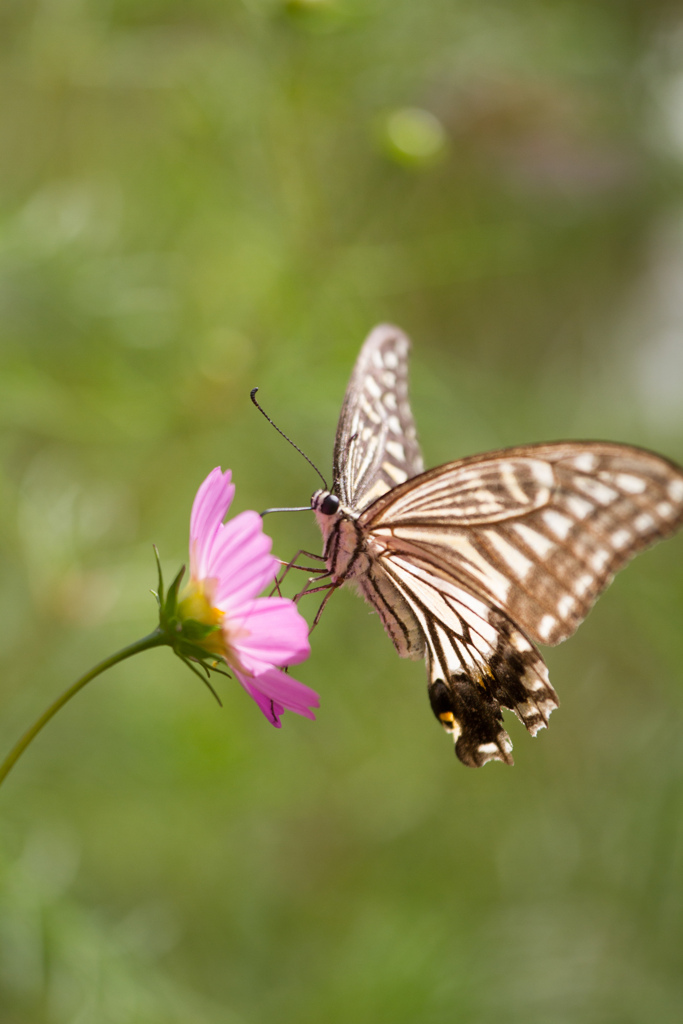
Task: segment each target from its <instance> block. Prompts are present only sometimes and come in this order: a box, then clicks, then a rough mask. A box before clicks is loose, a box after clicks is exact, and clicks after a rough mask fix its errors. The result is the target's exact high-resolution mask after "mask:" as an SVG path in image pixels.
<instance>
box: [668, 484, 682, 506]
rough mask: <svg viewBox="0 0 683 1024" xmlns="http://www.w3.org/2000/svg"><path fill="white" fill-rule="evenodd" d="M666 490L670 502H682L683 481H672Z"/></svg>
mask: <svg viewBox="0 0 683 1024" xmlns="http://www.w3.org/2000/svg"><path fill="white" fill-rule="evenodd" d="M667 490H668V491H669V497H670V498H671V500H672V501H681V500H683V480H672V481H671V483H670V484H669V486H668V488H667Z"/></svg>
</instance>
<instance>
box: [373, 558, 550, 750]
mask: <svg viewBox="0 0 683 1024" xmlns="http://www.w3.org/2000/svg"><path fill="white" fill-rule="evenodd" d="M381 564H382V566H383V568H384V570H385V572H386V573H387V575H388V576H389V578H390V579H392V581H393V582H394V584H395V585H396V587H397V589H398V590H399V592H400V593H401V596H402V598H403V600H404V601H405V602H406V604H408V605H409V607H410V608H411V611H412V612H413V614H414V616H415V618H416V619H417V621H418V622H419V624H420V627H421V629H422V631H423V635H424V637H425V646H426V653H427V677H428V687H429V698H430V702H431V705H432V710H433V711H434V714H435V715H436V717H437V718H438V719H439V721H440V722H441V724H442V725H443V726H444V728H445V729H446V731H447V732H450V733H452V734H453V736H454V738H455V741H456V753H457V755H458V757H459V758H460V760H461V761H463V762H464V763H465V764H467V765H471V766H473V767H479V766H481V765H483V764H485V763H486V762H487V761H491V760H498V761H504V762H505V763H506V764H512V763H513V762H512V756H511V753H510V752H511V750H512V743H511V742H510V738H509V736H508V734H507V732H506V731H505V729H504V727H503V716H502V713H501V708H502V707H505V708H509V709H510V710H512V711H514V712H515V714H516V715H517V717H518V718H519V719H520V721H522V722H523V723H524V725H525V726H526V728H527V729H528V730H529V732H530V733H531V734H532V736H535V735H536V733H537V732H538V730H539V729H542V728H544V727H545V726H546V725H547V724H548V718H549V716H550V713H551V712H552V711H553V710H554V709H555V708H556V707H557V706H558V700H557V695H556V693H555V691H554V690H553V688H552V686H551V685H550V681H549V679H548V670H547V668H546V666H545V663H544V662H543V659H542V658H541V655H540V654H539V653H538V651H537V650H536V648H535V647H534V645H533V644H532V643H531V642H530V641H529V639H528V638H527V637H526V636H524V634H523V633H522V632H521V630H519V629H518V628H517V627H516V626H515V625H514V623H513V622H512V621H511V620H510V619H509V618H508V617H507V616H506V615H505V614H504V613H503V612H501V611H500V610H499V609H497V608H494V607H493V606H491V605H490V604H488V603H487V602H486V601H482V600H481V599H480V598H478V597H476V596H475V595H474V594H473V593H471V592H469V591H467V590H465V589H463V588H462V587H459V586H457V585H456V584H454V583H453V582H452V581H450V580H447V579H443V578H435V577H434V575H433V573H431V572H430V570H429V567H428V566H426V565H425V564H423V563H421V562H420V560H419V559H410V560H408V559H405V558H403V557H401V556H400V555H396V554H387V555H385V556H384V557H383V558H382V560H381Z"/></svg>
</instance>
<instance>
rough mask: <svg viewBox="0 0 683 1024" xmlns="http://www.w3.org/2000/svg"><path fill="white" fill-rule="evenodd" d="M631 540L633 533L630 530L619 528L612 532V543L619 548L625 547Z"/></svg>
mask: <svg viewBox="0 0 683 1024" xmlns="http://www.w3.org/2000/svg"><path fill="white" fill-rule="evenodd" d="M630 540H631V534H630V533H629V531H628V530H617V531H616V533H613V534H612V544H613V545H614V547H615V548H616V549H617V551H619V550H621V548H625V547H626V545H627V544H628V542H629V541H630Z"/></svg>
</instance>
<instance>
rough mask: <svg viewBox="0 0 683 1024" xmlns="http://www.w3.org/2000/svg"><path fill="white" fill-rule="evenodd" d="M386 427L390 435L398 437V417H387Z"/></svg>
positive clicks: (399, 430)
mask: <svg viewBox="0 0 683 1024" xmlns="http://www.w3.org/2000/svg"><path fill="white" fill-rule="evenodd" d="M387 426H388V427H389V430H390V431H391V432H392V434H398V435H399V436H400V435H401V433H402V431H401V424H400V423H399V420H398V416H388V417H387Z"/></svg>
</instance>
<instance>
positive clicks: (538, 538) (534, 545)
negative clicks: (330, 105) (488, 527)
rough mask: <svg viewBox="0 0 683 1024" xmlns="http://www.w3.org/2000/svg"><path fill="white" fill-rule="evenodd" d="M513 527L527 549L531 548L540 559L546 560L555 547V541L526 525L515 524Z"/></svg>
mask: <svg viewBox="0 0 683 1024" xmlns="http://www.w3.org/2000/svg"><path fill="white" fill-rule="evenodd" d="M512 526H513V529H514V530H515V531H516V532H517V533H518V534H519V536H520V537H521V538H522V540H523V541H524V543H525V544H526V545H527V547H530V548H531V550H532V551H533V552H534V553H535V554H537V555H538V556H539V558H545V557H546V555H548V554H549V552H551V551H552V550H553V548H554V547H555V541H552V540H550V538H549V537H546V536H545V534H543V533H538V531H537V530H532V529H531V527H530V526H527V525H526V523H513V524H512Z"/></svg>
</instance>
